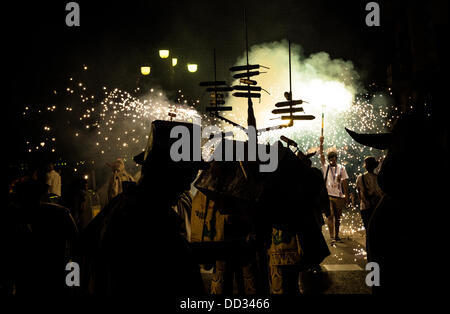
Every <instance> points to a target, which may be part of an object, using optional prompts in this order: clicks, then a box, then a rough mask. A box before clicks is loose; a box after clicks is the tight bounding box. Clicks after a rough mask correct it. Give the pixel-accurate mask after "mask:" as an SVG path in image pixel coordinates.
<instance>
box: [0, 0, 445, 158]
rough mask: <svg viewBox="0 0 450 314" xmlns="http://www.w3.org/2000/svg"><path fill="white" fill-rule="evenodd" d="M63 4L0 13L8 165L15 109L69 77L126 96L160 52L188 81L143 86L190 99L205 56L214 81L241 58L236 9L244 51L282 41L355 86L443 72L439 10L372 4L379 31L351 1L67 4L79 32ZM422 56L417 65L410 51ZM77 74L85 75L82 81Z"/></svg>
mask: <svg viewBox="0 0 450 314" xmlns="http://www.w3.org/2000/svg"><path fill="white" fill-rule="evenodd" d="M68 2H69V1H58V2H56V1H55V2H43V1H33V2H29V3H26V2H17V3H16V2H15V3H12V4H2V12H3V14H2V24H3V26H2V33H3V36H2V50H3V52H4V54H3V66H2V68H3V77H4V78H5V81H6V84H4V85H3V86H4V93H3V96H4V97H3V108H4V121H5V122H4V123H3V127H5V126H6V128H4V130H3V134H4V137H5V140H4V144H5V147H6V148H7V149H6V153H5V154H6V155H7V157H9V159H10V161H11V162H17V160H21V159H26V158H27V157H24V155H22V152H21V148H20V145H19V142H21V141H23V135H24V134H26V132H29V130H27V129H24V128H23V124H21V120H20V118H21V117H20V113H21V111H23V107H24V106H25V105H26V104H28V103H33V104H45V105H47V104H49V102H51V101H52V98H51V97H52V91H53V90H54V89H58V88H59V89H61V88H64V86H63V85H62V83H61V82H62V81H63V80H64V79H67V77H68V76H70V75H74V76H79V77H83V75H84V77H83V80H84V82H86V83H87V85H89V86H90V87H91V89H95V88H98V89H100V88H101V86H103V85H107V86H110V87H118V88H121V89H124V90H130V89H133V88H135V87H136V84H137V83H139V82H138V79H139V77H140V73H139V67H140V66H141V65H143V64H147V63H152V62H153V63H154V62H155V61H156V59H158V56H157V51H158V49H161V48H167V49H169V50H170V51H171V54H176V55H177V56H178V57H179V63H180V64H185V63H186V62H195V63H198V64H199V71H198V72H197V73H195V75H191V76H189V77H188V76H187V75H189V74H186V71H183V73H181V74H180V75H177V76H176V81H175V82H171V85H170V84H169V83H168V81H167V80H166V79H165V77H166V76H165V75H163V74H162V75H156V74H155V75H154V76H153V77H152V78H151V80H153V81H152V83H154V84H160V85H161V86H162V88H163V89H164V90H167V92H168V93H169V94H170V92H171V89H174V88H175V87H178V86H183V89H184V91H185V93H187V94H188V95H191V96H192V97H196V95H198V94H199V93H200V91H201V90H200V88H199V87H198V82H199V81H204V80H212V78H213V77H212V75H213V57H212V55H213V48H215V49H216V54H217V65H218V76H223V75H225V74H227V73H226V71H227V69H228V67H229V66H231V65H233V64H234V63H235V61H236V59H237V58H238V57H239V56H240V55H241V54H242V53H243V51H244V49H245V44H244V30H243V9H244V8H246V10H247V21H248V37H249V45H250V46H251V45H253V44H258V43H264V42H270V41H275V40H281V39H284V38H288V39H290V40H291V41H292V42H294V43H297V44H300V45H301V46H302V47H303V49H304V51H303V53H304V54H305V55H309V54H311V53H315V52H320V51H325V52H327V53H329V54H330V57H331V58H333V59H334V58H342V59H345V60H351V61H352V62H353V63H354V64H355V67H356V69H357V71H358V72H359V73H360V74H361V79H362V81H363V84H364V85H369V83H371V82H376V83H377V85H379V86H383V87H384V86H387V85H389V86H391V85H395V84H396V82H401V84H403V83H404V82H406V83H405V84H406V85H408V84H410V85H411V86H415V84H416V85H417V84H419V83H417V82H421V80H423V79H424V78H423V76H422V73H423V71H425V72H426V73H425V74H426V75H430V74H429V73H434V72H435V71H437V70H438V69H439V68H440V67H441V65H442V64H443V63H445V64H446V63H447V61H446V57H444V56H446V50H445V49H444V48H442V47H443V45H444V41H446V40H447V38H446V33H444V31H443V29H444V27H443V26H444V25H447V26H448V2H447V1H430V2H427V3H417V4H415V3H414V4H413V3H412V2H408V1H395V2H394V1H377V3H378V4H379V5H380V8H381V26H380V27H368V26H366V24H365V17H366V15H367V13H368V12H367V11H366V10H365V6H366V4H367V3H368V2H369V1H359V0H354V1H325V0H315V1H299V0H282V1H267V0H259V1H253V0H247V1H245V0H242V1H195V0H191V1H117V2H111V1H95V2H94V1H77V3H78V4H79V5H80V12H81V26H80V27H68V26H66V24H65V17H66V14H67V13H68V12H66V11H65V5H66V3H68ZM418 30H419V31H418ZM417 33H419V35H417ZM415 36H416V37H418V38H419V39H420V40H419V42H418V41H417V40H416V41H414V38H415ZM424 40H427V41H429V42H430V44H428V43H427V44H426V45H424V44H423V41H424ZM423 46H426V48H427V50H426V51H425V57H424V56H422V55H421V51H419V50H420V49H419V50H418V48H417V47H423ZM428 48H429V50H428ZM429 51H432V53H429ZM422 54H423V53H422ZM430 54H431V56H430ZM171 57H172V56H171ZM423 60H425V61H424V62H425V63H424V62H422V61H423ZM430 60H431V61H430ZM83 64H86V65H88V67H89V71H88V75H87V74H83V73H82V65H83ZM417 65H419V67H418V66H417ZM156 70H158V69H156ZM153 71H154V70H153V68H152V73H153ZM420 71H422V72H420ZM393 73H394V74H393ZM418 73H419V74H418ZM419 77H421V78H422V79H419V80H417V78H419ZM425 79H426V78H425ZM411 82H412V83H411ZM401 84H400V85H401ZM400 85H399V86H400ZM403 85H404V84H403ZM403 85H401V86H403ZM410 85H408V86H410ZM408 88H409V87H408ZM409 92H410V91H409ZM409 92H408V93H409ZM405 97H408V96H407V94H406V96H405ZM405 106H406V105H405ZM25 156H26V155H25Z"/></svg>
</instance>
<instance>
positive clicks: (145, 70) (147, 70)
mask: <svg viewBox="0 0 450 314" xmlns="http://www.w3.org/2000/svg"><path fill="white" fill-rule="evenodd" d="M150 69H151V68H150V67H149V66H142V67H141V74H142V75H149V74H150Z"/></svg>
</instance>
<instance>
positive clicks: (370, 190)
mask: <svg viewBox="0 0 450 314" xmlns="http://www.w3.org/2000/svg"><path fill="white" fill-rule="evenodd" d="M377 167H378V161H377V160H376V159H375V157H372V156H370V157H366V158H365V159H364V168H365V169H366V170H367V172H365V173H364V174H360V175H359V176H358V177H357V178H356V188H357V189H358V194H359V199H360V200H361V202H360V211H361V218H362V221H363V224H364V228H365V229H366V233H367V229H368V228H369V221H370V218H371V217H372V213H373V211H374V210H375V207H377V205H378V203H379V202H380V200H381V198H382V197H383V192H382V191H381V189H380V187H379V186H378V182H377V175H376V174H375V173H374V171H375V169H376V168H377Z"/></svg>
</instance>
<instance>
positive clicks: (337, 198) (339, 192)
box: [319, 136, 349, 243]
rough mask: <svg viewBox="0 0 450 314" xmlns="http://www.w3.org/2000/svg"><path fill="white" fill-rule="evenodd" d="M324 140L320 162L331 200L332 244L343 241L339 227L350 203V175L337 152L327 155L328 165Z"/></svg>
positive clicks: (329, 226)
mask: <svg viewBox="0 0 450 314" xmlns="http://www.w3.org/2000/svg"><path fill="white" fill-rule="evenodd" d="M323 140H324V137H323V136H321V137H320V147H319V153H320V162H321V163H322V172H323V176H324V179H325V184H326V186H327V191H328V197H329V198H330V216H329V217H328V219H327V225H328V230H329V231H330V238H331V242H332V243H335V242H336V241H341V238H340V237H339V227H340V224H341V215H342V211H343V209H344V208H345V206H347V204H348V203H349V193H348V174H347V171H346V170H345V167H344V166H343V165H341V164H338V163H337V159H338V155H337V152H336V151H335V150H331V151H329V152H328V154H327V159H328V164H327V163H326V161H325V156H324V153H323Z"/></svg>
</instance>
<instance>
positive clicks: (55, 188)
mask: <svg viewBox="0 0 450 314" xmlns="http://www.w3.org/2000/svg"><path fill="white" fill-rule="evenodd" d="M45 183H46V184H47V185H48V190H47V193H48V195H49V197H50V199H51V200H52V201H55V202H56V203H57V202H58V201H59V199H60V198H61V176H60V175H59V173H58V172H57V171H55V167H54V165H53V164H52V163H50V164H48V166H47V173H46V175H45Z"/></svg>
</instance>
